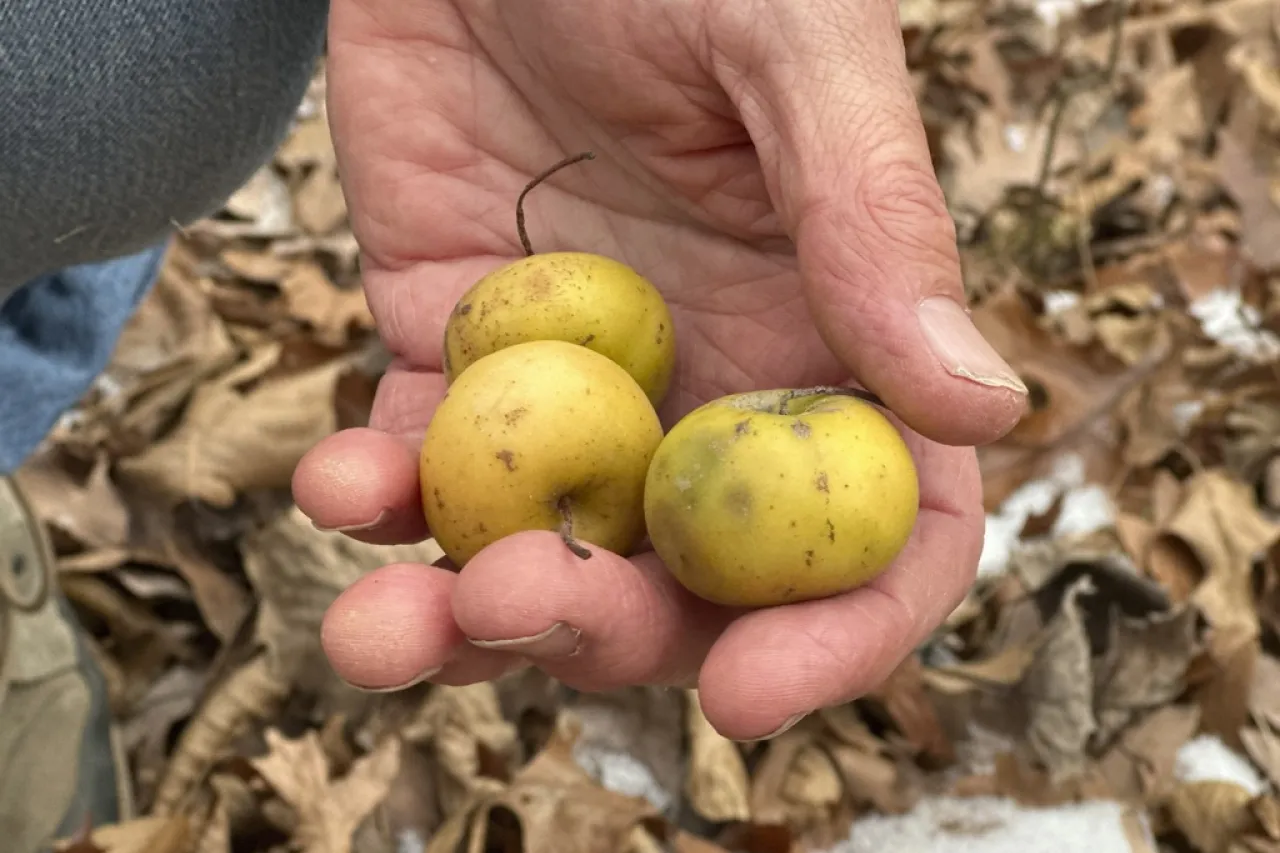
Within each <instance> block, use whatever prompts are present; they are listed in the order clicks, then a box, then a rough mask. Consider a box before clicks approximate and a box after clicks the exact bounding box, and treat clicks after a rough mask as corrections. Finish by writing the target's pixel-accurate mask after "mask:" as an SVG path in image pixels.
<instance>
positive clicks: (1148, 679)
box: [1093, 607, 1200, 743]
mask: <svg viewBox="0 0 1280 853" xmlns="http://www.w3.org/2000/svg"><path fill="white" fill-rule="evenodd" d="M1199 618H1200V614H1199V611H1197V610H1196V609H1195V608H1193V607H1182V608H1180V609H1178V610H1174V611H1170V612H1167V613H1159V614H1153V615H1151V616H1149V617H1146V618H1140V619H1138V618H1130V617H1127V616H1125V615H1124V614H1122V613H1119V612H1117V613H1116V618H1115V619H1114V620H1113V621H1112V623H1111V637H1110V641H1109V643H1108V646H1107V650H1106V652H1105V654H1104V655H1103V656H1102V658H1101V659H1100V660H1098V661H1097V663H1096V664H1095V666H1094V698H1093V705H1094V714H1095V716H1096V717H1097V722H1098V729H1097V731H1096V732H1094V740H1095V741H1096V742H1098V743H1107V742H1109V741H1110V740H1111V738H1112V737H1113V736H1114V735H1115V734H1117V733H1118V732H1119V731H1120V730H1121V729H1122V728H1123V727H1125V726H1126V725H1128V724H1129V722H1130V721H1131V720H1132V719H1133V717H1134V715H1136V714H1139V713H1141V712H1143V711H1146V710H1149V709H1151V708H1156V707H1159V706H1161V705H1165V704H1167V703H1169V702H1172V701H1173V700H1174V699H1175V698H1177V697H1178V696H1179V695H1180V694H1181V693H1182V691H1183V690H1184V689H1185V687H1186V679H1185V676H1186V672H1187V667H1188V665H1189V664H1190V662H1191V659H1192V657H1193V656H1194V655H1195V654H1196V653H1197V652H1198V651H1199V649H1200V642H1199V641H1200V635H1199V630H1198V620H1199Z"/></svg>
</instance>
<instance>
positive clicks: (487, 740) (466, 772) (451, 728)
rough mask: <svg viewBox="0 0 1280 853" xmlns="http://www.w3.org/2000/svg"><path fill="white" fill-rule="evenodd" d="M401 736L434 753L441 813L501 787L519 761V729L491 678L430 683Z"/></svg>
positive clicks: (477, 800)
mask: <svg viewBox="0 0 1280 853" xmlns="http://www.w3.org/2000/svg"><path fill="white" fill-rule="evenodd" d="M402 736H403V737H404V739H405V741H406V742H407V743H412V744H420V745H422V746H423V747H424V749H426V750H427V751H428V752H429V753H430V754H431V755H432V756H433V758H434V759H435V762H436V765H437V767H438V768H439V777H438V778H437V780H436V783H435V788H436V791H437V796H438V797H439V803H440V811H441V812H442V813H443V814H445V815H453V814H455V813H456V812H460V811H462V810H463V809H464V808H465V806H466V804H467V803H469V802H470V803H473V804H474V803H478V802H480V801H481V800H482V799H483V797H484V796H487V795H489V794H493V793H495V792H497V791H500V790H501V789H502V785H503V782H505V781H507V780H508V779H509V778H510V777H511V774H513V773H514V772H515V770H516V767H517V766H518V760H517V759H518V756H519V748H520V742H519V740H518V733H517V731H516V729H515V726H513V725H512V724H511V723H510V722H509V721H508V720H507V719H506V718H505V717H504V716H503V713H502V706H501V704H500V703H499V701H498V694H497V690H496V689H495V687H494V685H493V683H491V682H480V683H478V684H472V685H468V686H465V687H449V686H441V687H436V688H434V689H433V690H432V691H431V693H430V694H429V695H428V696H427V700H426V702H424V703H423V705H422V706H421V707H420V708H419V709H418V711H417V713H416V715H415V716H414V717H413V718H412V719H411V720H410V721H409V722H407V723H406V724H405V726H404V727H403V729H402ZM495 773H497V774H498V776H497V777H495V776H494V775H493V774H495Z"/></svg>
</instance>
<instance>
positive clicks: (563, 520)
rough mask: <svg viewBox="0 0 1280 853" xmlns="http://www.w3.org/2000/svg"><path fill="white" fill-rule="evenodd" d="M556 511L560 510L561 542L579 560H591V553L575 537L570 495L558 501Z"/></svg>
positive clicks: (563, 496)
mask: <svg viewBox="0 0 1280 853" xmlns="http://www.w3.org/2000/svg"><path fill="white" fill-rule="evenodd" d="M556 509H558V510H560V540H561V541H562V542H564V544H565V547H567V548H568V549H569V550H570V551H572V552H573V554H574V556H575V557H577V558H578V559H579V560H590V559H591V552H590V551H588V550H587V549H586V548H584V547H582V543H581V542H579V541H578V540H577V539H575V538H574V537H573V507H571V506H570V505H569V496H568V495H562V496H561V497H560V500H558V501H556Z"/></svg>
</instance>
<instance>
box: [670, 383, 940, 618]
mask: <svg viewBox="0 0 1280 853" xmlns="http://www.w3.org/2000/svg"><path fill="white" fill-rule="evenodd" d="M918 504H919V486H918V482H917V477H916V468H915V463H914V461H913V460H912V457H911V453H910V451H909V450H908V448H907V445H906V443H905V442H904V441H903V439H902V436H901V434H900V433H899V432H898V430H897V429H896V428H895V427H894V426H893V424H892V423H891V422H890V421H889V420H888V419H887V418H886V417H885V416H884V415H883V414H882V413H881V412H880V410H879V409H878V408H877V407H876V406H875V405H873V404H872V403H869V402H866V401H865V400H863V399H860V398H859V396H857V392H853V391H851V390H850V389H842V388H811V389H789V390H786V389H784V390H769V391H756V392H749V393H743V394H733V395H730V396H727V397H722V398H720V399H718V400H713V401H711V402H709V403H706V404H704V405H703V406H701V407H699V408H697V409H695V410H693V411H692V412H690V413H689V414H688V415H686V416H685V417H684V418H683V419H681V420H680V421H679V422H678V423H677V424H676V425H675V426H673V427H672V428H671V430H670V431H669V432H668V433H667V435H666V437H665V438H663V440H662V443H661V444H660V445H659V447H658V450H657V452H656V453H655V454H654V457H653V460H652V462H651V463H650V466H649V473H648V477H647V482H646V485H645V519H646V522H647V527H648V535H649V539H650V541H651V542H652V543H653V547H654V550H655V551H656V552H657V553H658V556H660V557H661V558H662V560H663V562H664V563H666V565H667V568H668V569H669V570H670V571H671V573H672V574H673V575H674V576H675V578H676V579H677V580H678V581H679V582H680V583H681V584H682V585H683V586H685V587H686V588H687V589H689V590H690V591H691V592H693V593H694V594H695V595H698V596H700V597H701V598H704V599H707V600H709V601H713V602H716V603H719V604H724V605H731V606H748V607H762V606H769V605H777V604H785V603H788V602H796V601H804V600H807V599H815V598H822V597H826V596H830V595H834V594H836V593H840V592H843V591H846V590H849V589H852V588H854V587H857V586H860V585H862V584H865V583H866V582H868V581H870V580H872V579H873V578H875V577H876V576H877V575H879V574H880V573H881V572H882V571H883V570H884V569H885V568H887V567H888V566H889V564H890V563H891V562H892V561H893V559H894V558H895V557H896V556H897V555H898V554H899V552H901V550H902V549H903V547H904V546H905V545H906V543H907V540H908V539H909V538H910V536H911V532H912V529H913V528H914V526H915V521H916V515H917V512H918Z"/></svg>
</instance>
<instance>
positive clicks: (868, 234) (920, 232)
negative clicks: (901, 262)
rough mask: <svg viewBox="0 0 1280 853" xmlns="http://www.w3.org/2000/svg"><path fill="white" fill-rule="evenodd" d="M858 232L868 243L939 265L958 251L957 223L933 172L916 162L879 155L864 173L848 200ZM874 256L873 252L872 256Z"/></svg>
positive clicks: (944, 263) (861, 171)
mask: <svg viewBox="0 0 1280 853" xmlns="http://www.w3.org/2000/svg"><path fill="white" fill-rule="evenodd" d="M847 201H848V203H849V209H850V210H851V211H852V215H853V216H854V217H856V218H857V220H858V225H859V227H858V229H857V232H856V233H859V234H860V235H862V239H863V240H864V241H866V242H867V243H869V244H872V245H874V246H876V247H878V251H882V249H883V248H888V247H892V248H893V249H894V250H895V251H894V253H895V254H901V253H902V252H910V253H911V255H912V256H913V257H915V258H917V259H918V260H919V261H920V262H928V261H932V262H935V263H937V264H938V265H939V266H943V265H946V264H947V263H949V262H950V261H952V259H953V257H954V253H955V240H956V230H955V221H954V220H953V219H952V218H951V213H950V211H949V210H948V209H947V202H946V197H945V196H944V195H943V193H942V188H941V186H940V185H939V183H938V180H937V178H936V177H935V176H934V174H933V170H932V169H930V168H928V167H927V166H925V165H922V164H920V163H917V162H915V161H914V160H911V159H907V158H901V157H893V156H891V155H890V156H886V155H879V156H876V157H872V158H870V159H869V161H868V162H867V163H866V164H865V166H864V167H863V168H861V169H860V172H859V175H858V178H857V180H856V181H855V182H854V184H853V189H852V198H851V199H848V200H847ZM872 254H875V253H874V252H873V253H872Z"/></svg>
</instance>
